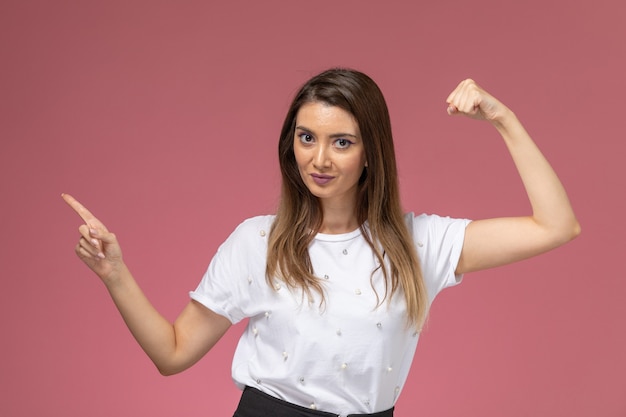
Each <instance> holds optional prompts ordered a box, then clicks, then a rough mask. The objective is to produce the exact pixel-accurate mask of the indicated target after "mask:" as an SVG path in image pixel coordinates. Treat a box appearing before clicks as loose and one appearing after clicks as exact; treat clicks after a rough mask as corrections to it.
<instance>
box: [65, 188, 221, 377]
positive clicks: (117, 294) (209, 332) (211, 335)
mask: <svg viewBox="0 0 626 417" xmlns="http://www.w3.org/2000/svg"><path fill="white" fill-rule="evenodd" d="M62 197H63V199H64V200H65V202H66V203H67V204H68V205H69V206H70V207H72V208H73V209H74V211H76V213H78V215H79V216H80V217H81V218H82V219H83V221H84V223H85V224H83V225H81V226H80V227H79V229H78V230H79V232H80V235H81V237H80V240H79V242H78V244H77V245H76V249H75V250H76V254H77V255H78V257H79V258H80V259H81V260H82V261H83V262H84V263H85V264H86V265H87V266H88V267H89V268H91V270H92V271H93V272H95V273H96V274H97V275H98V276H99V277H100V279H101V280H102V282H103V283H104V285H105V286H106V288H107V289H108V290H109V293H110V294H111V297H112V298H113V301H114V302H115V305H116V306H117V308H118V310H119V311H120V313H121V315H122V317H123V319H124V321H125V322H126V325H127V326H128V328H129V329H130V331H131V333H132V334H133V336H134V337H135V339H136V340H137V342H139V345H141V347H142V349H143V350H144V351H145V352H146V353H147V354H148V356H149V357H150V359H151V360H152V361H153V362H154V364H155V365H156V367H157V368H158V370H159V372H161V373H162V374H163V375H171V374H175V373H178V372H181V371H183V370H185V369H187V368H188V367H190V366H191V365H193V364H194V363H195V362H197V361H198V360H199V359H200V358H201V357H202V356H203V355H204V354H205V353H206V352H208V351H209V350H210V349H211V348H212V347H213V345H215V343H217V341H218V340H219V339H220V338H221V337H222V335H223V334H224V333H225V332H226V330H227V329H228V328H229V327H230V321H228V320H227V319H226V318H225V317H223V316H220V315H218V314H216V313H214V312H212V311H211V310H209V309H207V308H206V307H204V306H202V305H201V304H199V303H197V302H196V301H190V302H189V304H188V305H187V306H186V307H185V309H184V310H183V311H182V312H181V314H180V316H178V318H177V319H176V321H175V322H174V324H171V323H170V322H168V321H167V320H166V319H165V318H164V317H163V316H162V315H161V314H159V312H158V311H157V310H156V309H155V308H154V307H153V306H152V304H151V303H150V302H149V301H148V299H147V298H146V296H145V295H144V294H143V292H142V291H141V289H140V288H139V286H138V285H137V282H136V281H135V279H134V278H133V277H132V275H131V273H130V271H129V270H128V268H127V267H126V264H124V261H123V260H122V251H121V249H120V246H119V244H118V242H117V238H116V237H115V235H114V234H113V233H111V232H109V231H108V230H107V228H106V227H105V226H104V224H103V223H102V222H100V221H99V220H98V219H97V218H96V217H95V216H94V215H93V214H91V213H90V212H89V210H87V209H86V208H85V207H84V206H83V205H82V204H80V203H79V202H78V201H77V200H76V199H74V198H73V197H71V196H70V195H68V194H63V195H62Z"/></svg>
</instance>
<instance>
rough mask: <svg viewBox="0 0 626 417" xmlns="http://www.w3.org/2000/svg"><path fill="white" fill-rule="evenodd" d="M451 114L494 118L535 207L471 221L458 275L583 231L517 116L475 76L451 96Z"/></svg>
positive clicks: (519, 256)
mask: <svg viewBox="0 0 626 417" xmlns="http://www.w3.org/2000/svg"><path fill="white" fill-rule="evenodd" d="M447 102H448V113H449V114H451V115H466V116H468V117H471V118H474V119H479V120H486V121H488V122H490V123H491V124H492V125H493V126H494V127H495V128H496V129H497V130H498V132H499V133H500V135H501V136H502V138H503V140H504V142H505V144H506V146H507V148H508V150H509V152H510V154H511V157H512V158H513V162H514V163H515V166H516V168H517V171H518V173H519V175H520V177H521V179H522V182H523V184H524V188H525V189H526V193H527V195H528V199H529V201H530V204H531V207H532V214H530V215H528V216H525V217H508V218H495V219H487V220H477V221H474V222H472V223H470V224H469V225H468V227H467V230H466V234H465V242H464V244H463V250H462V252H461V258H460V260H459V264H458V266H457V273H464V272H470V271H477V270H481V269H486V268H491V267H495V266H499V265H504V264H508V263H511V262H515V261H518V260H521V259H525V258H529V257H532V256H535V255H538V254H540V253H543V252H546V251H549V250H551V249H554V248H556V247H558V246H560V245H562V244H564V243H566V242H568V241H570V240H571V239H573V238H575V237H576V236H578V234H579V233H580V225H579V224H578V221H577V220H576V216H575V215H574V211H573V209H572V206H571V205H570V202H569V199H568V197H567V194H566V192H565V189H564V188H563V185H562V184H561V181H560V180H559V178H558V177H557V175H556V173H555V172H554V170H553V169H552V167H551V166H550V164H549V163H548V161H547V160H546V158H545V157H544V156H543V154H542V153H541V151H540V150H539V148H538V147H537V145H536V144H535V143H534V142H533V140H532V139H531V137H530V136H529V135H528V133H527V132H526V130H525V129H524V127H523V126H522V124H521V123H520V121H519V120H518V119H517V117H516V116H515V114H514V113H513V112H512V111H511V110H510V109H509V108H508V107H506V106H505V105H504V104H502V103H501V102H500V101H498V100H497V99H496V98H494V97H493V96H491V95H490V94H489V93H487V92H486V91H485V90H483V89H482V88H481V87H479V86H478V85H477V84H476V83H475V82H474V81H473V80H469V79H468V80H465V81H463V82H461V83H460V84H459V85H458V87H457V88H456V89H455V90H454V91H453V92H452V93H451V94H450V96H448V99H447Z"/></svg>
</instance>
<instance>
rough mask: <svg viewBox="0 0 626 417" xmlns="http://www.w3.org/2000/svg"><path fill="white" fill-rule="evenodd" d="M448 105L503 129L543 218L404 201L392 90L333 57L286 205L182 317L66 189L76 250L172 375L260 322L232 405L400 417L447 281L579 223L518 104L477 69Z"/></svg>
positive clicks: (207, 280) (260, 225) (313, 95)
mask: <svg viewBox="0 0 626 417" xmlns="http://www.w3.org/2000/svg"><path fill="white" fill-rule="evenodd" d="M447 102H448V113H449V114H451V115H466V116H469V117H472V118H475V119H482V120H486V121H488V122H490V123H491V124H492V125H493V126H494V127H495V128H496V129H497V131H498V132H499V133H500V135H501V136H502V139H503V140H504V142H505V144H506V146H507V147H508V149H509V152H510V153H511V156H512V157H513V160H514V163H515V165H516V167H517V169H518V171H519V175H520V176H521V179H522V181H523V183H524V186H525V188H526V191H527V193H528V198H529V200H530V203H531V205H532V214H530V215H528V216H525V217H513V218H497V219H488V220H477V221H473V222H470V221H469V220H463V219H450V218H444V217H438V216H434V215H428V216H427V215H418V216H415V215H413V214H412V213H410V214H405V213H403V212H402V211H401V205H400V199H399V192H398V180H397V173H396V163H395V156H394V148H393V140H392V136H391V125H390V120H389V115H388V111H387V107H386V104H385V100H384V98H383V95H382V93H381V92H380V90H379V88H378V87H377V85H376V84H375V83H374V82H373V81H372V80H371V79H370V78H369V77H368V76H366V75H365V74H362V73H360V72H357V71H353V70H346V69H332V70H328V71H325V72H323V73H321V74H319V75H317V76H315V77H313V78H312V79H311V80H309V81H308V82H307V83H306V84H304V86H303V87H302V88H301V90H300V91H299V92H298V94H297V95H296V97H295V98H294V101H293V103H292V105H291V107H290V109H289V112H288V113H287V117H286V119H285V122H284V125H283V128H282V132H281V136H280V141H279V145H278V151H279V160H280V168H281V172H282V195H281V201H280V205H279V208H278V211H277V213H276V215H275V216H260V217H255V218H252V219H248V220H246V221H244V222H243V223H242V224H241V225H240V226H239V227H238V228H237V229H236V230H235V231H234V232H233V234H232V235H231V236H230V237H229V238H228V239H227V240H226V242H224V243H223V244H222V246H221V247H220V248H219V250H218V252H217V254H216V255H215V257H214V258H213V260H212V261H211V264H210V265H209V268H208V270H207V272H206V274H205V275H204V277H203V279H202V281H201V282H200V285H199V286H198V288H197V289H196V290H195V291H193V292H192V293H191V301H190V302H189V304H188V305H187V306H186V307H185V309H184V310H183V311H182V313H181V314H180V316H179V317H178V318H177V320H176V321H175V323H174V324H171V323H169V322H168V321H167V320H165V319H164V318H163V317H162V316H161V315H160V314H159V313H158V312H157V311H156V310H155V309H154V308H153V307H152V305H151V304H150V302H149V301H148V300H147V299H146V297H145V296H144V294H143V293H142V291H141V290H140V288H139V287H138V286H137V284H136V282H135V280H134V279H133V277H132V276H131V274H130V272H129V271H128V269H127V268H126V265H125V264H124V262H123V260H122V253H121V250H120V246H119V244H118V242H117V239H116V237H115V235H114V234H113V233H111V232H109V231H108V230H107V229H106V227H105V226H104V225H103V224H102V223H101V222H100V221H99V220H98V219H96V218H95V217H94V216H93V215H92V214H91V213H90V212H89V211H88V210H87V209H86V208H85V207H83V206H82V205H81V204H80V203H79V202H78V201H76V200H75V199H74V198H72V197H71V196H69V195H63V198H64V199H65V201H66V202H67V203H68V204H69V205H70V206H71V207H72V208H73V209H74V210H75V211H76V212H77V213H78V214H79V215H80V216H81V218H82V219H83V221H84V223H85V224H83V225H82V226H80V227H79V232H80V235H81V237H80V241H79V243H78V245H77V246H76V253H77V255H78V257H79V258H80V259H81V260H82V261H83V262H85V263H86V264H87V266H89V268H91V269H92V270H93V271H94V272H95V273H96V274H97V275H98V276H99V277H100V278H101V279H102V281H103V282H104V284H105V285H106V287H107V289H108V290H109V292H110V294H111V296H112V298H113V300H114V302H115V304H116V305H117V307H118V309H119V311H120V313H121V314H122V316H123V318H124V320H125V322H126V324H127V325H128V327H129V329H130V330H131V332H132V333H133V335H134V337H135V338H136V339H137V341H138V342H139V344H140V345H141V347H142V348H143V349H144V350H145V352H146V353H147V354H148V356H149V357H150V358H151V359H152V361H153V362H154V363H155V365H156V366H157V368H158V369H159V371H160V372H161V373H162V374H164V375H170V374H174V373H177V372H181V371H183V370H185V369H186V368H188V367H190V366H191V365H193V364H194V363H195V362H196V361H198V360H199V359H200V358H201V357H202V356H203V355H204V354H205V353H207V352H208V351H209V350H210V349H211V347H213V345H214V344H215V343H216V342H217V341H218V340H219V339H220V338H221V337H222V335H223V334H224V333H225V332H226V331H227V330H228V328H229V327H230V325H231V324H233V323H236V322H238V321H240V320H243V319H245V318H248V319H249V323H248V326H247V328H246V330H245V331H244V333H243V335H242V336H241V339H240V342H239V345H238V347H237V350H236V352H235V357H234V360H233V368H232V372H233V378H234V380H235V382H236V383H237V385H238V386H239V387H240V388H242V389H244V393H243V395H242V399H241V402H240V404H239V407H238V409H237V411H236V413H235V416H237V417H259V416H266V415H268V416H269V415H271V416H278V417H283V416H284V417H287V416H330V415H335V416H337V415H339V416H346V415H371V414H374V415H377V416H392V415H393V406H394V404H395V402H396V400H397V398H398V394H399V393H400V391H401V390H402V386H403V384H404V382H405V380H406V377H407V373H408V370H409V368H410V365H411V361H412V358H413V353H414V351H415V348H416V346H417V341H418V336H419V332H420V329H421V327H422V325H423V323H424V320H425V318H426V315H427V313H428V308H429V306H430V304H431V302H432V301H433V299H434V297H435V296H436V295H437V293H438V292H439V291H441V290H442V289H443V288H445V287H448V286H451V285H454V284H456V283H457V282H458V281H459V280H460V278H461V276H462V275H463V274H464V273H465V272H469V271H477V270H481V269H485V268H491V267H495V266H498V265H504V264H507V263H511V262H515V261H518V260H521V259H524V258H528V257H531V256H534V255H537V254H540V253H542V252H545V251H548V250H550V249H552V248H555V247H557V246H559V245H561V244H563V243H565V242H567V241H569V240H571V239H572V238H574V237H575V236H577V235H578V234H579V233H580V228H579V225H578V222H577V220H576V217H575V215H574V213H573V210H572V208H571V206H570V203H569V201H568V198H567V195H566V193H565V190H564V189H563V186H562V185H561V183H560V181H559V180H558V178H557V176H556V174H555V173H554V171H553V170H552V168H551V167H550V165H549V164H548V162H547V161H546V160H545V159H544V157H543V155H542V154H541V152H540V151H539V149H538V148H537V147H536V146H535V144H534V143H533V141H532V139H531V138H530V137H529V135H528V134H527V133H526V131H525V130H524V128H523V127H522V125H521V124H520V122H519V121H518V120H517V118H516V116H515V115H514V113H513V112H512V111H511V110H509V109H508V108H507V107H505V106H504V105H503V104H502V103H500V102H499V101H498V100H496V99H495V98H494V97H492V96H491V95H489V94H488V93H487V92H485V91H484V90H483V89H481V88H480V87H479V86H478V85H477V84H476V83H475V82H474V81H472V80H465V81H463V82H461V83H460V84H459V86H458V87H457V88H456V89H455V90H454V91H453V92H452V93H451V94H450V96H449V97H448V99H447ZM520 236H524V239H520V238H519V237H520Z"/></svg>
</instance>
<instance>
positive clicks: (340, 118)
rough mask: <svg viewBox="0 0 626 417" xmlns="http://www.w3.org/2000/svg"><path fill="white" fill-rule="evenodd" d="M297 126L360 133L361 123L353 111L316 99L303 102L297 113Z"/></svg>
mask: <svg viewBox="0 0 626 417" xmlns="http://www.w3.org/2000/svg"><path fill="white" fill-rule="evenodd" d="M296 127H300V128H308V129H312V130H315V129H320V130H336V129H338V130H341V131H343V132H345V133H353V134H355V135H356V134H358V132H359V125H358V123H357V121H356V119H355V118H354V116H353V115H352V113H350V112H348V111H346V110H344V109H342V108H341V107H337V106H332V105H330V104H327V103H324V102H320V101H314V102H309V103H305V104H303V105H302V106H301V107H300V109H299V110H298V113H297V114H296Z"/></svg>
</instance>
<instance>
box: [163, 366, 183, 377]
mask: <svg viewBox="0 0 626 417" xmlns="http://www.w3.org/2000/svg"><path fill="white" fill-rule="evenodd" d="M157 370H158V371H159V373H160V374H161V375H162V376H172V375H176V374H177V373H180V371H178V370H174V369H168V368H159V367H157Z"/></svg>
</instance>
